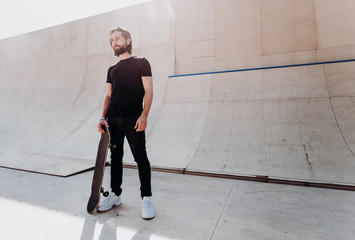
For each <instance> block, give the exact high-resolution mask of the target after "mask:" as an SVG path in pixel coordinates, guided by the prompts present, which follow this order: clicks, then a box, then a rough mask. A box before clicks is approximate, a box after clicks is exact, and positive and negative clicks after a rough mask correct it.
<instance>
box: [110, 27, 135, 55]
mask: <svg viewBox="0 0 355 240" xmlns="http://www.w3.org/2000/svg"><path fill="white" fill-rule="evenodd" d="M130 41H131V39H130V38H128V39H125V38H124V37H123V36H122V33H121V32H118V31H115V32H113V33H112V35H111V47H112V49H113V51H114V52H115V56H117V57H118V56H120V55H121V54H123V53H125V52H127V51H128V49H129V48H128V45H129V44H130Z"/></svg>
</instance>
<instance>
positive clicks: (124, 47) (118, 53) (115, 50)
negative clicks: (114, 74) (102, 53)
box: [114, 44, 129, 57]
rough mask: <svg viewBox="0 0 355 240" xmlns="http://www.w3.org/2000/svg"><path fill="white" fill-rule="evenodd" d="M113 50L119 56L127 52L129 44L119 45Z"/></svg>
mask: <svg viewBox="0 0 355 240" xmlns="http://www.w3.org/2000/svg"><path fill="white" fill-rule="evenodd" d="M114 52H115V56H117V57H119V56H120V55H121V54H123V53H125V52H129V46H128V45H126V44H125V45H124V46H119V48H118V49H116V48H114Z"/></svg>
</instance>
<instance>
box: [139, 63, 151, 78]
mask: <svg viewBox="0 0 355 240" xmlns="http://www.w3.org/2000/svg"><path fill="white" fill-rule="evenodd" d="M139 65H140V73H141V77H148V76H152V70H151V67H150V64H149V62H148V60H147V59H145V58H142V59H141V61H140V64H139Z"/></svg>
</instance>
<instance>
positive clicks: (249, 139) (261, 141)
mask: <svg viewBox="0 0 355 240" xmlns="http://www.w3.org/2000/svg"><path fill="white" fill-rule="evenodd" d="M354 67H355V63H354V62H349V63H333V64H319V65H310V66H294V67H288V68H275V69H263V70H254V71H243V72H227V73H216V74H212V73H211V74H203V75H191V76H181V77H179V76H172V77H171V78H169V82H168V88H167V94H166V98H165V102H164V105H163V111H162V115H161V116H160V118H159V120H158V123H157V125H156V128H155V129H154V130H153V134H152V135H151V137H150V138H149V140H148V142H149V144H150V145H149V147H150V149H149V151H150V153H151V161H152V164H153V165H156V166H169V167H173V168H174V167H176V168H183V169H184V170H186V171H192V172H194V171H198V172H204V173H215V174H231V175H237V176H249V177H260V176H261V177H266V178H272V179H280V180H290V181H300V182H315V183H330V184H341V185H354V184H355V176H354V174H353V172H354V170H355V157H354V154H353V151H352V149H353V146H354V140H355V137H354V136H355V135H354V131H353V130H352V123H353V122H354V120H355V114H354V111H353V109H354V107H355V105H354V104H355V100H354V98H353V97H352V96H354V95H355V91H354V90H353V89H355V88H353V87H354V86H355V78H354V77H353V76H355V75H354V74H353V73H354V70H353V69H354ZM334 78H335V79H334ZM335 82H336V84H335ZM344 91H345V92H344Z"/></svg>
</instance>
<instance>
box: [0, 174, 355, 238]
mask: <svg viewBox="0 0 355 240" xmlns="http://www.w3.org/2000/svg"><path fill="white" fill-rule="evenodd" d="M109 172H110V169H109V168H106V177H105V179H104V185H105V186H108V185H109V178H108V176H109ZM92 174H93V172H92V171H90V172H86V173H82V174H79V175H75V176H72V177H69V178H60V177H53V176H48V175H42V174H34V173H29V172H23V171H15V170H10V169H4V168H0V176H1V178H0V204H1V206H2V211H1V217H0V239H2V240H7V239H11V240H12V239H36V240H40V239H46V240H48V239H53V240H55V239H85V240H91V239H105V240H109V239H130V240H133V239H134V240H137V239H139V240H148V239H149V240H156V239H157V240H159V239H193V240H199V239H201V240H205V239H212V240H220V239H332V240H334V239H342V240H343V239H354V235H355V227H354V226H355V201H354V199H355V192H352V191H340V190H330V189H321V188H311V187H300V186H289V185H279V184H270V183H258V182H249V181H239V180H229V179H219V178H210V177H200V176H192V175H179V174H172V173H162V172H153V173H152V184H153V195H154V196H153V200H154V205H155V208H156V217H155V218H154V219H153V220H150V221H145V220H143V219H141V217H140V199H139V187H138V175H137V170H135V169H124V183H123V191H124V192H123V195H122V197H123V205H122V206H119V207H116V208H114V209H112V210H111V211H109V212H106V213H96V214H94V215H89V214H87V213H86V203H87V200H88V196H89V191H90V185H91V178H92Z"/></svg>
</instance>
